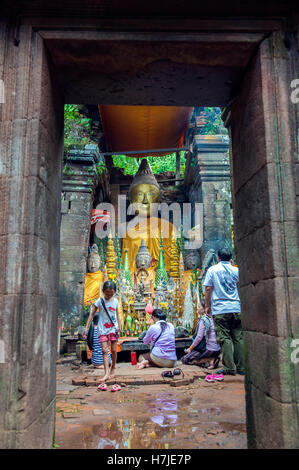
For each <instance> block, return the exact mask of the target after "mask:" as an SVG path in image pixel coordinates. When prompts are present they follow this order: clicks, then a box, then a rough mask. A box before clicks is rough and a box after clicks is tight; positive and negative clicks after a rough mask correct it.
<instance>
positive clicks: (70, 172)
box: [62, 163, 74, 178]
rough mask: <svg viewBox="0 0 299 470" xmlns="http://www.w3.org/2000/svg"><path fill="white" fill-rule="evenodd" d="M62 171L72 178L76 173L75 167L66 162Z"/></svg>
mask: <svg viewBox="0 0 299 470" xmlns="http://www.w3.org/2000/svg"><path fill="white" fill-rule="evenodd" d="M62 172H63V174H64V175H65V176H67V177H68V178H71V177H72V176H73V174H74V169H73V167H72V166H71V165H70V164H69V163H66V164H65V165H64V167H63V170H62Z"/></svg>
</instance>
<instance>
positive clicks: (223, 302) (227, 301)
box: [203, 248, 244, 375]
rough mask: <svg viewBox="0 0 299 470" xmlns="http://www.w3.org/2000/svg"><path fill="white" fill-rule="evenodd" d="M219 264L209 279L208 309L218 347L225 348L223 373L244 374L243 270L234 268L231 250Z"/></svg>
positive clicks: (206, 283)
mask: <svg viewBox="0 0 299 470" xmlns="http://www.w3.org/2000/svg"><path fill="white" fill-rule="evenodd" d="M217 258H218V261H219V262H218V264H216V265H215V266H211V267H210V268H209V269H208V271H207V274H206V276H205V279H204V282H203V286H204V288H205V309H206V313H207V314H208V315H210V314H212V315H213V320H214V325H215V332H216V338H217V342H218V344H220V346H221V348H222V363H223V370H221V371H219V373H223V374H230V375H235V374H236V372H237V373H238V374H240V375H244V349H243V331H242V324H241V305H240V297H239V293H238V282H239V269H238V268H237V267H235V266H233V263H232V253H231V251H230V250H228V249H225V248H221V249H220V250H219V251H218V257H217Z"/></svg>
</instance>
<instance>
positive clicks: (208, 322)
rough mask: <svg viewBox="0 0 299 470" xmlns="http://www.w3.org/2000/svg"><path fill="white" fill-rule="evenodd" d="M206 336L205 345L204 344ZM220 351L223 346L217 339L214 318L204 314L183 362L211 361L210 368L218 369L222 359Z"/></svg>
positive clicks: (199, 362) (195, 363) (197, 363)
mask: <svg viewBox="0 0 299 470" xmlns="http://www.w3.org/2000/svg"><path fill="white" fill-rule="evenodd" d="M204 338H205V341H204V345H202V341H203V340H204ZM220 351H221V348H220V346H219V344H218V343H217V341H216V334H215V329H214V322H213V318H212V317H208V316H207V315H206V314H204V315H203V316H202V317H201V318H200V319H199V322H198V324H197V327H196V330H195V335H194V336H193V342H192V344H191V346H190V347H189V349H187V351H186V353H187V354H186V355H185V356H184V357H182V363H183V364H190V365H191V364H194V365H200V364H201V363H203V362H209V364H210V365H209V366H208V369H216V368H217V366H218V364H219V360H220V358H219V355H220Z"/></svg>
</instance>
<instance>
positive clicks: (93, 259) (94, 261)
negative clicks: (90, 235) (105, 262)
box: [87, 243, 101, 273]
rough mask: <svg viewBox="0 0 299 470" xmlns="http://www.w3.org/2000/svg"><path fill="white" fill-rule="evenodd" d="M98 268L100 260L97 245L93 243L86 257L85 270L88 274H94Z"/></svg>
mask: <svg viewBox="0 0 299 470" xmlns="http://www.w3.org/2000/svg"><path fill="white" fill-rule="evenodd" d="M100 267H101V258H100V255H99V249H98V247H97V245H96V244H95V243H94V244H93V245H92V247H91V250H90V253H89V255H88V257H87V270H88V272H89V273H95V272H97V271H99V269H100Z"/></svg>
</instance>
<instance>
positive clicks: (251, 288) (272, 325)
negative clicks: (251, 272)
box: [239, 277, 288, 338]
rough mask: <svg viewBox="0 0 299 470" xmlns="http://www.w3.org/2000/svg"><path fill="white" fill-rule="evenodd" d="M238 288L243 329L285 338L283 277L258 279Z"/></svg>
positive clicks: (285, 318) (285, 319)
mask: <svg viewBox="0 0 299 470" xmlns="http://www.w3.org/2000/svg"><path fill="white" fill-rule="evenodd" d="M239 290H240V299H241V307H242V326H243V329H245V330H248V331H257V332H260V333H267V334H269V335H273V336H281V337H285V338H286V337H287V334H288V332H287V326H286V321H287V313H286V292H285V285H284V281H283V278H281V277H276V278H273V279H266V280H260V281H258V282H256V283H250V284H247V285H246V286H243V287H242V286H241V287H240V289H239Z"/></svg>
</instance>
